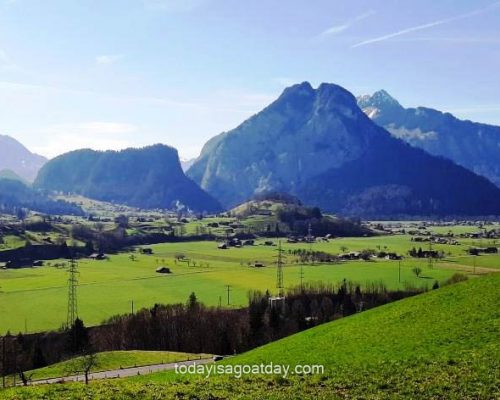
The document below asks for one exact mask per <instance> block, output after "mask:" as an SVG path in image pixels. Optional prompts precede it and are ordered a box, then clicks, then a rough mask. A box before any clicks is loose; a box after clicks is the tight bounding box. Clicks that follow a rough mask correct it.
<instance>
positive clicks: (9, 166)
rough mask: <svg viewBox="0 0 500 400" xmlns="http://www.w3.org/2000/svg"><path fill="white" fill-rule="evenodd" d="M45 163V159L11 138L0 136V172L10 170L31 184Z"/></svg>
mask: <svg viewBox="0 0 500 400" xmlns="http://www.w3.org/2000/svg"><path fill="white" fill-rule="evenodd" d="M46 162H47V159H46V158H45V157H42V156H39V155H38V154H34V153H32V152H30V151H29V150H28V149H27V148H26V147H24V146H23V145H22V144H21V143H19V142H18V141H17V140H15V139H13V138H12V137H10V136H6V135H0V170H11V171H12V172H14V173H16V174H17V175H19V176H20V177H22V178H23V179H25V180H27V181H29V182H33V180H34V179H35V177H36V174H37V173H38V171H39V169H40V168H41V167H42V166H43V164H45V163H46Z"/></svg>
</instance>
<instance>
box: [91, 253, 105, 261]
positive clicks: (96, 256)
mask: <svg viewBox="0 0 500 400" xmlns="http://www.w3.org/2000/svg"><path fill="white" fill-rule="evenodd" d="M89 258H90V259H91V260H105V259H106V258H107V257H106V255H105V254H104V253H92V254H91V255H90V256H89Z"/></svg>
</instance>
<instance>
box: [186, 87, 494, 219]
mask: <svg viewBox="0 0 500 400" xmlns="http://www.w3.org/2000/svg"><path fill="white" fill-rule="evenodd" d="M188 176H190V177H191V178H192V179H193V180H194V181H196V182H197V183H199V184H200V185H201V187H202V188H204V189H205V190H207V191H208V192H209V193H211V194H212V195H213V196H214V197H216V198H218V199H219V200H220V201H221V202H222V203H223V204H224V205H225V206H227V207H230V206H234V205H236V204H238V203H240V202H242V201H244V200H245V199H248V198H250V197H252V196H253V195H254V194H255V193H260V192H267V191H273V190H274V191H280V192H288V193H290V194H293V195H296V196H297V197H299V198H300V199H301V200H303V201H304V202H305V203H307V204H309V205H317V206H320V207H321V208H322V209H325V210H327V211H334V212H341V213H345V214H356V215H364V216H378V215H384V216H390V215H398V214H406V215H451V214H459V215H481V214H482V215H486V214H500V190H499V189H498V188H496V187H495V186H494V185H493V184H492V183H490V182H488V181H487V180H486V179H484V178H482V177H479V176H477V175H475V174H473V173H471V172H469V171H467V170H466V169H464V168H462V167H459V166H456V165H454V164H453V163H451V162H449V161H447V160H444V159H441V158H437V157H433V156H431V155H429V154H427V153H425V152H423V151H422V150H419V149H415V148H413V147H411V146H409V145H407V144H406V143H404V142H403V141H401V140H398V139H395V138H393V137H391V135H390V134H389V133H388V132H387V131H386V130H384V129H382V128H381V127H379V126H378V125H376V124H374V123H373V122H372V121H371V120H370V119H369V118H368V117H367V116H366V115H365V114H364V113H363V112H362V111H361V110H360V109H359V107H358V106H357V103H356V99H355V98H354V96H353V95H352V94H351V93H349V92H348V91H347V90H345V89H343V88H341V87H340V86H337V85H333V84H321V85H320V86H319V87H318V88H317V89H313V88H312V87H311V85H310V84H309V83H307V82H304V83H302V84H299V85H294V86H292V87H289V88H287V89H285V91H284V92H283V94H282V95H281V96H280V97H279V98H278V99H277V100H276V101H275V102H273V103H272V104H271V105H269V106H268V107H266V108H265V109H264V110H263V111H261V112H260V113H258V114H256V115H255V116H253V117H251V118H250V119H248V120H247V121H245V122H244V123H242V124H241V125H240V126H239V127H237V128H236V129H234V130H232V131H230V132H225V133H223V134H221V135H219V136H216V137H215V138H213V139H211V140H210V141H209V142H208V143H207V144H206V145H205V147H204V148H203V150H202V153H201V155H200V157H199V158H198V159H197V160H196V162H195V164H194V165H193V166H192V167H191V168H190V169H189V171H188Z"/></svg>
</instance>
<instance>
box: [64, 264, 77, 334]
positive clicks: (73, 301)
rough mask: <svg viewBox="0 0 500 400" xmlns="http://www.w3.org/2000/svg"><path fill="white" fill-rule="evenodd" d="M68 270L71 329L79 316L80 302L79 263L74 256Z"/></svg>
mask: <svg viewBox="0 0 500 400" xmlns="http://www.w3.org/2000/svg"><path fill="white" fill-rule="evenodd" d="M68 272H69V278H68V315H67V319H66V326H67V328H68V329H69V328H71V327H72V326H73V324H74V323H75V320H76V319H77V318H78V302H77V296H76V288H77V286H78V263H77V262H76V261H75V260H74V259H73V258H72V259H71V261H70V264H69V271H68Z"/></svg>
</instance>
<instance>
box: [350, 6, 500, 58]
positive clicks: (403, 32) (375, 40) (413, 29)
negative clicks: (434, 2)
mask: <svg viewBox="0 0 500 400" xmlns="http://www.w3.org/2000/svg"><path fill="white" fill-rule="evenodd" d="M498 6H500V1H497V2H495V3H493V4H490V5H489V6H488V7H484V8H480V9H477V10H474V11H471V12H468V13H465V14H460V15H456V16H454V17H450V18H444V19H440V20H437V21H434V22H429V23H427V24H423V25H418V26H412V27H411V28H406V29H402V30H400V31H397V32H393V33H389V34H387V35H383V36H379V37H376V38H372V39H367V40H364V41H362V42H359V43H356V44H355V45H353V46H351V48H355V47H361V46H366V45H368V44H373V43H378V42H383V41H384V40H387V39H392V38H395V37H397V36H401V35H406V34H407V33H411V32H416V31H421V30H424V29H428V28H432V27H434V26H438V25H443V24H447V23H450V22H453V21H458V20H460V19H464V18H469V17H472V16H474V15H478V14H482V13H484V12H486V11H488V10H491V9H492V8H496V7H498Z"/></svg>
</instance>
